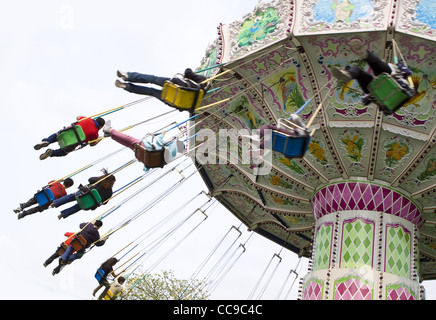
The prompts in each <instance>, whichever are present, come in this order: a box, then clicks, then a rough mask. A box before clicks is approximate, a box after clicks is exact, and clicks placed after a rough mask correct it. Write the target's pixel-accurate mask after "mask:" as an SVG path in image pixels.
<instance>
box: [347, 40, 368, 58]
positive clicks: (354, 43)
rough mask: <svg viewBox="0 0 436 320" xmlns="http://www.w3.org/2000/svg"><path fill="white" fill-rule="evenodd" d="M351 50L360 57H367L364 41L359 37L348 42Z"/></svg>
mask: <svg viewBox="0 0 436 320" xmlns="http://www.w3.org/2000/svg"><path fill="white" fill-rule="evenodd" d="M348 44H349V45H350V47H351V49H352V50H353V52H354V53H355V54H356V55H357V56H358V57H359V58H360V59H363V60H365V59H366V58H367V57H368V53H367V52H366V48H365V45H364V43H363V42H362V41H361V40H359V39H352V40H350V41H349V42H348Z"/></svg>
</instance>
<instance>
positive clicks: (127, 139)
mask: <svg viewBox="0 0 436 320" xmlns="http://www.w3.org/2000/svg"><path fill="white" fill-rule="evenodd" d="M105 133H106V132H105ZM108 134H110V137H111V138H112V140H114V141H116V142H118V143H119V144H121V145H123V146H125V147H127V148H129V149H132V150H134V148H135V145H137V144H142V141H141V140H140V139H137V138H134V137H132V136H129V135H127V134H125V133H122V132H119V131H117V130H115V129H110V130H108Z"/></svg>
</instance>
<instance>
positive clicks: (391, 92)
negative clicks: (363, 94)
mask: <svg viewBox="0 0 436 320" xmlns="http://www.w3.org/2000/svg"><path fill="white" fill-rule="evenodd" d="M368 90H369V92H370V98H371V100H373V101H374V102H375V103H377V105H379V106H380V108H381V109H382V111H383V112H385V113H387V114H392V113H395V112H396V111H397V110H398V109H399V108H401V107H402V106H403V105H404V104H405V103H406V102H407V101H408V100H409V99H410V98H412V97H413V95H414V90H413V89H412V88H404V87H403V86H401V84H400V83H399V82H398V81H397V80H396V79H395V77H393V76H392V75H390V74H387V73H382V74H380V75H378V76H377V77H375V78H374V79H373V80H372V81H371V82H370V83H369V85H368Z"/></svg>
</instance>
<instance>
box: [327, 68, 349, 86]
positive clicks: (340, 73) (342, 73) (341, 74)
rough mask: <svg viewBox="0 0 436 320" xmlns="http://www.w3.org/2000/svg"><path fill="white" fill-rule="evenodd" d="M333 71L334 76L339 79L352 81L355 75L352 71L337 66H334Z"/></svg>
mask: <svg viewBox="0 0 436 320" xmlns="http://www.w3.org/2000/svg"><path fill="white" fill-rule="evenodd" d="M331 71H332V75H333V77H335V78H336V79H337V80H339V81H343V82H348V81H351V80H352V79H353V77H351V74H350V72H349V71H347V70H343V69H338V68H336V67H333V68H332V69H331Z"/></svg>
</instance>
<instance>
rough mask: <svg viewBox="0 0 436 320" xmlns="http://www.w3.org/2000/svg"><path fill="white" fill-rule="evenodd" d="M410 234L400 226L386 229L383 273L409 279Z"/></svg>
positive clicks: (391, 226) (390, 226)
mask: <svg viewBox="0 0 436 320" xmlns="http://www.w3.org/2000/svg"><path fill="white" fill-rule="evenodd" d="M410 240H411V239H410V233H409V232H407V230H405V229H404V228H403V227H402V226H400V225H388V226H387V227H386V260H385V261H386V262H385V272H388V273H392V274H395V275H398V276H400V277H404V278H410V258H411V256H410V251H411V249H410V248H411V241H410Z"/></svg>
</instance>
